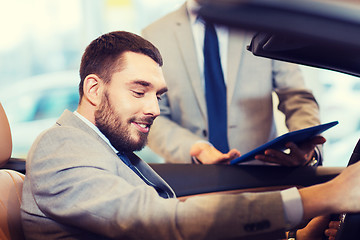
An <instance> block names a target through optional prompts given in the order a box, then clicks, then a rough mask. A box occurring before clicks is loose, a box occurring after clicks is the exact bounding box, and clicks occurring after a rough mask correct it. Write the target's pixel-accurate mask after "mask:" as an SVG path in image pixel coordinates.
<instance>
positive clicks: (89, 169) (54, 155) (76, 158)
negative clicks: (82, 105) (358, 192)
mask: <svg viewBox="0 0 360 240" xmlns="http://www.w3.org/2000/svg"><path fill="white" fill-rule="evenodd" d="M131 161H132V162H133V163H134V164H136V166H137V167H138V168H140V170H141V171H142V173H143V174H145V175H146V177H147V178H149V179H150V180H151V181H153V182H154V183H156V184H158V185H161V186H163V187H164V188H168V190H169V191H171V189H170V187H169V186H168V185H167V184H166V183H165V182H164V181H163V180H162V179H161V178H160V177H159V176H158V175H157V174H156V173H155V172H154V171H153V170H152V169H151V168H150V167H149V166H148V165H147V164H146V163H145V162H143V161H142V160H140V159H139V158H137V157H136V156H133V157H132V158H131ZM22 196H23V199H22V206H21V208H22V209H21V210H22V220H23V227H24V231H25V235H26V236H27V238H28V239H37V240H39V239H60V238H61V239H87V240H89V239H157V240H159V239H228V238H239V237H244V236H254V237H251V239H257V238H256V237H255V236H257V237H259V238H260V239H261V237H263V234H265V235H266V236H267V237H266V239H273V238H276V237H282V235H283V230H284V228H285V220H284V214H283V206H282V200H281V195H280V194H279V192H272V193H263V194H258V195H254V194H251V193H249V194H242V195H235V194H232V195H230V194H229V195H220V194H219V195H214V196H203V197H192V198H190V199H188V200H186V201H185V202H181V201H179V200H177V199H176V198H170V199H164V198H161V197H159V196H158V194H157V192H156V191H155V190H154V189H153V188H152V187H150V186H148V185H146V184H145V183H144V182H143V181H142V180H141V179H140V178H139V177H138V176H137V175H136V174H135V173H134V172H133V171H132V170H130V169H129V168H128V167H127V166H126V165H125V164H124V163H123V162H122V161H121V160H120V159H119V158H118V157H117V155H116V154H115V152H114V151H113V150H112V149H111V148H110V146H109V145H108V144H107V143H106V142H105V141H104V140H103V139H102V138H101V137H99V135H98V134H97V133H96V132H95V131H94V130H92V129H91V128H90V127H89V126H88V125H86V124H85V123H84V122H83V121H82V120H81V119H79V118H78V117H77V116H75V115H74V114H73V113H71V112H69V111H65V112H64V114H63V115H62V116H61V117H60V118H59V120H58V121H57V123H56V124H55V125H54V126H53V127H52V128H50V129H49V130H47V131H45V132H43V133H42V134H41V135H40V136H39V137H38V138H37V139H36V141H35V142H34V144H33V146H32V148H31V150H30V152H29V154H28V159H27V162H26V177H25V181H24V188H23V195H22Z"/></svg>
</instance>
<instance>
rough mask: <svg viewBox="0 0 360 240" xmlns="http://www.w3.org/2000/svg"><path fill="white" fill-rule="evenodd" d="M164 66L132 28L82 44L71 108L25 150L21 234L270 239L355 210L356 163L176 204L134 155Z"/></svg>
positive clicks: (358, 189)
mask: <svg viewBox="0 0 360 240" xmlns="http://www.w3.org/2000/svg"><path fill="white" fill-rule="evenodd" d="M161 66H162V58H161V56H160V54H159V52H158V50H157V49H156V48H155V47H154V46H153V45H152V44H151V43H150V42H148V41H146V40H144V39H143V38H141V37H139V36H137V35H135V34H132V33H128V32H122V31H118V32H111V33H108V34H104V35H102V36H100V37H99V38H97V39H95V40H94V41H92V42H91V43H90V45H89V46H88V47H87V48H86V50H85V52H84V54H83V57H82V60H81V66H80V78H81V81H80V85H79V93H80V102H79V106H78V108H77V110H76V111H75V112H70V111H67V110H66V111H65V112H64V113H63V115H62V116H60V118H59V119H58V120H57V122H56V124H55V125H54V126H53V127H51V128H50V129H48V130H46V131H44V132H43V133H41V134H40V136H39V137H38V138H37V139H36V140H35V142H34V144H33V145H32V147H31V149H30V151H29V153H28V158H27V162H26V176H25V180H24V188H23V195H22V205H21V215H22V223H23V228H24V232H25V236H26V238H27V239H37V240H39V239H86V240H89V239H157V240H159V239H230V238H231V239H234V238H241V237H251V239H256V237H262V239H264V236H266V239H276V238H282V237H284V231H285V230H286V229H290V228H293V227H295V226H296V225H298V224H299V223H300V222H302V220H308V219H311V218H313V217H315V216H319V215H327V214H330V213H340V212H351V211H360V205H359V204H358V199H359V198H360V163H359V164H354V165H352V166H351V167H349V168H347V169H346V170H345V171H344V173H343V174H341V175H340V176H338V177H336V178H335V179H334V180H332V181H330V182H328V183H324V184H321V185H316V186H312V187H308V188H303V189H301V190H297V189H296V188H290V189H287V190H284V191H276V192H268V193H245V194H216V195H208V196H202V197H201V196H197V197H191V198H189V199H187V200H185V201H179V200H178V199H177V198H176V197H175V194H174V192H173V190H172V189H171V187H170V186H169V185H168V184H167V183H166V182H165V181H164V180H162V179H161V177H160V176H158V175H157V174H156V173H155V172H154V171H153V170H152V169H151V168H150V167H149V166H148V165H147V164H146V163H145V162H144V161H142V160H141V159H140V158H138V157H137V156H136V155H135V154H134V153H133V151H135V150H139V149H141V148H142V147H143V146H144V145H145V144H146V140H147V136H148V133H149V129H150V127H151V125H152V123H153V121H154V119H155V118H156V117H157V116H158V115H159V114H160V110H159V105H158V101H159V99H160V98H161V96H162V95H163V94H164V93H165V92H166V91H167V86H166V82H165V79H164V77H163V74H162V69H161ZM294 210H295V211H294ZM302 231H305V229H304V230H302ZM299 233H301V231H300V232H299ZM299 239H301V238H299Z"/></svg>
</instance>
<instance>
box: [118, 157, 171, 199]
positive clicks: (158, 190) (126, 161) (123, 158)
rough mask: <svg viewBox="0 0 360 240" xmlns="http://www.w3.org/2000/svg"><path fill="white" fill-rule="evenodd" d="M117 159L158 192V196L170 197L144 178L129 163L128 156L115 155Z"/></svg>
mask: <svg viewBox="0 0 360 240" xmlns="http://www.w3.org/2000/svg"><path fill="white" fill-rule="evenodd" d="M117 155H118V157H119V158H120V159H121V161H123V162H124V163H125V164H126V165H127V166H128V167H129V168H130V169H131V170H133V171H134V172H135V173H136V175H138V176H139V177H140V178H141V179H142V180H143V181H144V182H145V183H146V184H147V185H149V186H151V187H153V188H155V190H156V191H157V192H158V194H159V196H160V197H162V198H170V197H171V196H170V195H169V193H168V192H167V191H166V190H164V189H162V188H161V187H158V186H156V185H155V184H154V183H152V182H151V181H150V180H149V179H148V178H146V177H145V176H144V175H143V174H142V173H141V172H140V170H139V169H138V168H137V167H136V166H135V165H134V164H132V163H131V162H130V160H129V158H128V156H126V154H125V153H120V152H118V153H117Z"/></svg>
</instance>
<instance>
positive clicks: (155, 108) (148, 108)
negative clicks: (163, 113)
mask: <svg viewBox="0 0 360 240" xmlns="http://www.w3.org/2000/svg"><path fill="white" fill-rule="evenodd" d="M144 112H145V114H146V115H152V116H154V117H157V116H159V115H160V107H159V101H158V98H157V96H155V97H152V98H151V99H147V101H146V105H145V109H144Z"/></svg>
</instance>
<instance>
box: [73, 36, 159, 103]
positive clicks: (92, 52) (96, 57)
mask: <svg viewBox="0 0 360 240" xmlns="http://www.w3.org/2000/svg"><path fill="white" fill-rule="evenodd" d="M125 52H135V53H141V54H144V55H146V56H149V57H150V58H152V59H153V60H154V61H155V62H156V63H158V64H159V66H162V65H163V60H162V57H161V55H160V52H159V50H158V49H157V48H156V47H155V46H154V45H153V44H152V43H150V42H149V41H147V40H145V39H144V38H142V37H140V36H138V35H136V34H133V33H130V32H125V31H115V32H110V33H107V34H104V35H102V36H100V37H98V38H97V39H95V40H93V41H92V42H91V43H90V44H89V46H87V48H86V49H85V52H84V54H83V56H82V59H81V64H80V79H81V81H80V84H79V94H80V99H81V98H82V96H83V94H84V93H83V84H84V79H85V78H86V76H88V75H89V74H95V75H97V76H98V77H100V78H101V79H102V80H103V81H104V82H105V83H109V82H110V80H111V76H112V75H113V73H114V72H116V71H120V70H121V67H122V57H121V56H122V55H123V54H124V53H125Z"/></svg>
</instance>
